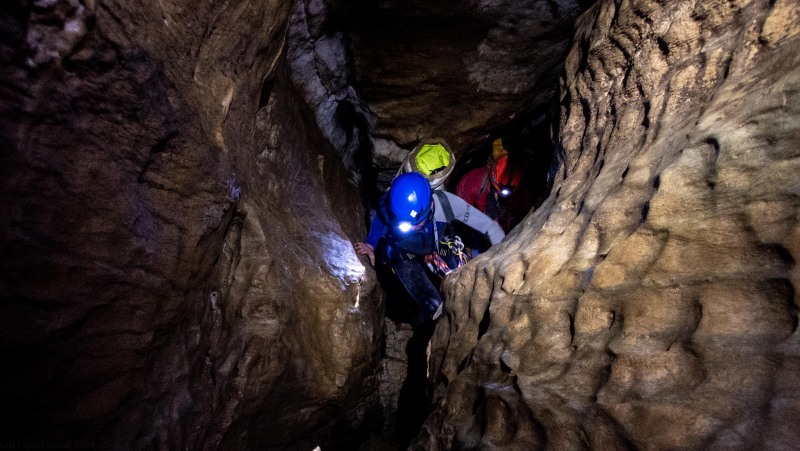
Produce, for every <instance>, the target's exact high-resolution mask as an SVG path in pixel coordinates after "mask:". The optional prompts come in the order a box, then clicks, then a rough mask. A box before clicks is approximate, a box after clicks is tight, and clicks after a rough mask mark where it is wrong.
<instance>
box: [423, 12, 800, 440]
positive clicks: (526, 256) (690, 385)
mask: <svg viewBox="0 0 800 451" xmlns="http://www.w3.org/2000/svg"><path fill="white" fill-rule="evenodd" d="M798 48H800V3H798V2H797V1H794V0H777V1H769V2H768V1H739V2H730V1H707V2H692V1H676V2H661V1H653V0H634V1H601V2H600V3H599V4H597V5H596V6H595V7H594V8H592V9H590V10H589V11H588V12H587V14H585V15H584V16H583V17H582V18H581V19H580V24H579V29H578V33H577V36H576V38H575V43H574V46H573V48H572V51H571V52H570V54H569V56H568V58H567V63H566V68H565V71H564V75H563V77H562V88H561V124H560V131H559V135H558V142H559V144H560V148H561V149H562V150H563V151H562V152H561V153H560V155H559V158H560V160H561V166H560V170H559V171H558V173H557V174H556V176H555V181H554V185H553V189H552V194H551V196H550V197H549V198H548V199H547V201H546V202H545V204H544V205H543V206H542V208H540V209H538V210H537V211H536V212H535V213H532V214H531V215H529V216H528V217H527V218H526V219H525V221H524V225H523V226H521V227H518V228H517V229H516V230H515V231H513V232H512V233H511V235H510V237H509V238H508V239H507V240H506V242H504V243H503V244H501V245H500V246H496V247H495V248H493V249H492V250H490V252H489V253H487V254H484V255H483V256H481V257H480V258H479V259H477V260H476V261H474V263H472V264H470V265H469V266H467V267H465V268H463V269H462V270H460V272H459V273H457V276H456V277H452V278H450V279H449V281H448V295H449V297H448V300H447V303H446V305H447V309H446V316H445V317H444V319H443V320H442V321H441V322H440V323H439V326H438V328H437V331H436V335H435V336H434V354H433V356H432V358H431V363H432V366H433V369H434V370H436V371H440V373H438V374H437V375H436V376H434V382H435V383H436V384H437V388H436V395H435V399H434V411H433V414H432V415H431V416H430V417H429V418H428V421H427V422H426V425H425V428H424V431H423V433H422V435H421V436H420V437H419V438H418V441H417V443H416V445H415V447H416V448H419V449H450V448H454V449H476V448H480V449H542V448H544V447H547V448H549V449H585V448H589V449H621V448H622V449H626V448H634V447H635V448H641V449H796V448H797V444H798V443H800V432H799V431H800V429H798V428H797V424H799V423H800V376H798V372H797V371H798V368H800V366H799V365H800V331H798V294H797V287H798V284H800V270H798V267H797V264H796V262H797V260H798V259H799V258H800V247H798V243H800V221H798V219H800V218H798V211H800V208H798V207H800V205H799V204H798V202H799V201H798V199H799V197H798V196H799V195H800V177H798V171H799V170H800V150H799V149H800V107H798V105H800V54H798V52H797V49H798Z"/></svg>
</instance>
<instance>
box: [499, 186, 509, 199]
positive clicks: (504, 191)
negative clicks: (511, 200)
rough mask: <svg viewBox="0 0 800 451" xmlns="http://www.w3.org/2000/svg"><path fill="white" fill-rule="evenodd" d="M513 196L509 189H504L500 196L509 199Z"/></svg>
mask: <svg viewBox="0 0 800 451" xmlns="http://www.w3.org/2000/svg"><path fill="white" fill-rule="evenodd" d="M510 194H511V190H510V189H508V188H503V189H501V190H500V195H501V196H502V197H508V196H509V195H510Z"/></svg>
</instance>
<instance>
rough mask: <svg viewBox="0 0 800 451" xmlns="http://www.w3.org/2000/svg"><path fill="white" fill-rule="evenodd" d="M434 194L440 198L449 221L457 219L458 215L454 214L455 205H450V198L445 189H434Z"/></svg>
mask: <svg viewBox="0 0 800 451" xmlns="http://www.w3.org/2000/svg"><path fill="white" fill-rule="evenodd" d="M433 194H434V195H435V196H436V197H437V198H438V199H439V203H440V204H441V205H442V210H444V217H445V219H446V220H447V223H448V224H450V223H451V222H453V221H454V220H455V219H456V215H455V214H453V206H452V205H450V199H448V198H447V194H445V192H444V191H439V190H433Z"/></svg>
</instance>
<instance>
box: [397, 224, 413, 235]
mask: <svg viewBox="0 0 800 451" xmlns="http://www.w3.org/2000/svg"><path fill="white" fill-rule="evenodd" d="M412 227H414V226H413V225H411V223H410V222H408V221H403V222H401V223H400V224H397V229H398V230H400V231H401V232H403V233H408V232H409V231H411V228H412Z"/></svg>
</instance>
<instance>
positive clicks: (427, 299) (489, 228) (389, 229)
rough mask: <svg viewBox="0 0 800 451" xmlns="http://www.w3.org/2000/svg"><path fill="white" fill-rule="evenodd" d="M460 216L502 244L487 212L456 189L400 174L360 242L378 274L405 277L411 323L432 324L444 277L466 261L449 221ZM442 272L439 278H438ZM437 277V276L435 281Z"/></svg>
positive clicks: (414, 174)
mask: <svg viewBox="0 0 800 451" xmlns="http://www.w3.org/2000/svg"><path fill="white" fill-rule="evenodd" d="M455 221H459V222H461V223H463V224H465V225H466V226H468V227H470V228H472V229H474V230H476V231H477V232H478V233H481V234H483V235H485V236H487V237H488V239H489V241H490V242H491V243H492V244H497V243H499V242H500V241H501V240H502V239H503V237H505V233H504V232H503V230H502V228H500V226H499V225H498V224H497V223H496V222H495V221H493V220H492V219H491V218H489V217H488V216H486V215H484V214H483V213H481V212H480V211H477V210H475V209H474V208H472V207H471V206H470V205H469V204H467V203H466V202H464V200H463V199H461V198H459V197H457V196H456V195H454V194H452V193H447V192H444V191H439V190H432V189H431V186H430V183H429V182H428V179H427V178H426V177H425V176H423V175H422V174H420V173H418V172H408V173H405V174H401V175H399V176H397V178H395V180H394V181H393V182H392V185H391V187H390V188H389V192H388V193H387V194H385V195H384V196H383V197H381V200H380V202H379V206H378V210H377V213H376V215H375V219H374V220H373V222H372V225H371V227H370V231H369V234H368V236H367V239H366V242H358V243H355V245H354V248H355V250H356V252H357V253H359V254H363V255H367V256H368V257H369V260H370V263H371V264H372V265H373V266H375V268H376V270H377V271H378V274H379V277H386V276H390V277H392V278H393V279H395V280H397V281H399V282H400V284H401V285H402V286H403V288H405V291H406V292H407V293H408V295H409V297H410V298H411V300H412V301H413V305H412V308H413V311H414V313H413V314H412V317H411V323H412V326H415V327H419V326H421V325H423V324H425V323H430V322H431V320H432V319H433V316H434V313H435V312H436V311H437V309H438V308H439V306H440V305H441V302H442V301H441V296H440V294H439V286H438V285H439V283H440V282H441V280H440V278H441V277H443V276H445V275H446V274H447V273H449V272H450V271H451V270H453V269H455V268H457V267H458V266H460V265H461V264H463V263H464V262H465V260H463V254H462V252H461V251H462V249H463V245H461V244H460V240H459V239H458V237H455V236H452V235H451V234H450V227H449V226H450V225H451V224H452V223H454V222H455ZM436 276H438V277H436ZM432 279H433V280H432Z"/></svg>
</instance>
